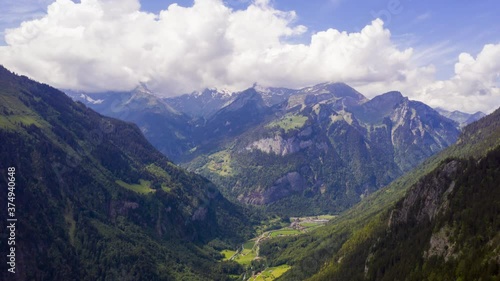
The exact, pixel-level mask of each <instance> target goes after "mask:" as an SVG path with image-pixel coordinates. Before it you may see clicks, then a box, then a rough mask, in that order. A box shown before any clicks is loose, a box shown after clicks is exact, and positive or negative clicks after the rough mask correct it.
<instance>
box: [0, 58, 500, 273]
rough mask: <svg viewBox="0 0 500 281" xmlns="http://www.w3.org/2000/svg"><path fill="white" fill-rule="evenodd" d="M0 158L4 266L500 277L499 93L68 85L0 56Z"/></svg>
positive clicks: (339, 86) (329, 86)
mask: <svg viewBox="0 0 500 281" xmlns="http://www.w3.org/2000/svg"><path fill="white" fill-rule="evenodd" d="M68 96H69V97H68ZM70 97H71V98H70ZM0 160H1V162H0V172H1V176H0V186H2V189H1V190H0V206H8V204H9V203H11V204H15V208H16V211H15V218H16V219H17V220H16V221H15V245H14V247H15V249H14V250H15V251H14V252H15V265H16V266H15V270H16V272H17V273H16V274H15V275H12V274H11V273H10V272H9V271H8V269H9V268H10V265H9V264H8V263H5V262H2V263H1V265H0V270H1V272H0V279H1V280H103V281H104V280H245V281H246V280H252V281H254V280H284V281H290V280H292V281H293V280H325V281H331V280H408V281H411V280H429V281H430V280H462V281H464V280H483V281H486V280H488V281H489V280H500V235H499V233H500V189H499V188H500V186H499V182H500V109H498V110H496V111H495V112H493V113H492V114H490V115H487V116H485V114H483V113H476V114H467V113H461V112H457V111H455V112H449V111H445V110H443V109H433V108H431V107H429V106H427V105H426V104H424V103H422V102H418V101H413V100H410V99H408V98H407V97H405V96H404V95H403V93H400V92H396V91H394V92H388V93H383V94H381V95H379V96H376V97H374V98H372V99H368V98H366V97H365V96H364V95H363V94H361V93H360V92H358V91H356V90H355V89H353V88H352V87H350V86H348V85H346V84H344V83H323V84H318V85H315V86H311V87H306V88H302V89H286V88H266V87H262V86H260V85H258V84H255V85H254V86H253V87H252V88H249V89H246V90H244V91H241V92H235V93H232V92H229V91H220V90H216V89H206V90H204V91H201V92H194V93H190V94H186V95H182V96H177V97H171V98H163V97H160V96H157V95H156V94H155V93H153V92H152V91H150V90H149V89H148V88H147V87H146V85H143V84H141V85H139V86H138V87H137V88H136V89H134V90H132V91H130V92H107V93H85V92H78V91H69V90H67V91H66V90H64V92H63V91H60V90H57V89H55V88H53V87H51V86H49V85H46V84H41V83H38V82H36V81H33V80H31V79H29V78H27V77H25V76H19V75H16V74H14V73H11V72H10V71H9V70H7V69H5V68H3V67H0ZM12 167H14V168H15V172H14V174H12V175H11V174H9V172H10V171H11V170H12V169H9V168H12ZM13 177H15V189H13V190H10V191H9V190H8V189H7V188H4V187H6V186H8V184H9V182H12V181H13V179H12V178H13ZM9 192H11V193H9ZM9 194H10V195H9ZM11 195H12V196H11ZM13 195H15V196H13ZM13 197H14V199H11V198H13ZM9 206H10V205H9ZM0 219H1V220H2V221H3V222H7V220H8V217H7V213H5V212H3V211H2V212H0ZM8 236H9V234H8V233H7V234H5V232H2V233H1V236H0V249H1V252H2V256H4V257H5V256H7V255H8V254H9V253H11V252H12V249H11V247H13V245H10V244H9V242H8V241H9V240H8V238H9V237H8ZM3 253H6V254H3ZM13 276H14V278H13Z"/></svg>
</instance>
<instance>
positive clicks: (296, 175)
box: [188, 83, 459, 215]
mask: <svg viewBox="0 0 500 281" xmlns="http://www.w3.org/2000/svg"><path fill="white" fill-rule="evenodd" d="M249 91H250V90H249ZM252 92H254V91H252ZM255 94H256V93H254V95H255ZM256 99H258V97H257V96H256ZM240 107H241V106H240V105H239V104H238V103H236V102H235V103H233V104H230V105H229V106H227V107H226V108H224V109H223V110H221V111H220V112H219V113H217V114H216V115H215V116H227V118H221V121H219V123H220V124H219V127H218V128H220V127H223V126H222V125H221V124H222V123H223V122H226V124H229V123H232V122H233V121H231V120H232V118H235V120H239V119H244V120H251V123H250V125H252V126H253V127H252V126H247V129H246V130H245V131H239V132H241V133H240V134H237V133H238V131H236V132H234V131H233V137H232V138H231V135H228V134H226V133H225V131H221V130H219V129H215V128H213V129H212V128H211V129H209V130H207V131H208V132H215V133H217V134H221V136H225V137H226V139H224V142H219V144H218V146H212V147H211V149H212V152H210V149H208V150H205V151H208V152H210V153H208V155H202V156H200V157H198V158H196V159H194V160H193V161H191V162H190V163H189V165H188V167H189V168H190V169H192V170H194V171H196V172H198V173H201V174H202V175H204V176H207V177H208V178H210V179H211V180H212V181H214V182H215V183H216V184H218V185H219V186H221V188H222V190H223V192H224V193H225V194H226V195H227V196H228V197H231V198H233V199H237V200H239V201H241V202H244V203H247V204H255V205H264V206H266V208H268V209H270V210H272V211H274V212H278V213H281V214H285V215H304V214H308V215H312V214H318V213H332V212H333V213H337V212H340V211H342V210H345V209H346V208H348V207H349V206H352V204H354V203H356V202H358V201H359V200H360V199H361V198H363V197H365V196H366V195H368V194H370V193H372V192H374V191H376V190H377V189H378V188H380V187H382V186H385V185H387V184H388V183H390V182H391V181H392V180H394V179H396V178H397V177H399V176H400V175H402V174H403V173H404V172H406V171H408V170H410V169H411V168H413V167H415V166H416V165H418V164H419V163H421V162H422V161H423V160H425V159H426V158H427V157H429V156H431V155H433V154H435V153H436V152H438V151H440V150H442V149H443V148H445V147H447V146H449V145H450V144H452V143H453V142H455V140H456V138H457V136H458V134H459V131H458V129H457V128H456V124H455V123H454V122H453V121H451V120H449V119H447V118H445V117H442V116H441V115H439V114H438V113H437V112H436V111H434V110H433V109H431V108H430V107H428V106H426V105H424V104H422V103H420V102H415V101H410V100H408V99H407V98H404V97H403V96H402V95H401V94H400V93H397V92H393V93H387V94H384V95H381V96H379V97H376V98H374V99H372V100H370V101H369V100H368V99H366V98H365V97H364V96H363V95H361V94H360V93H359V92H357V91H356V90H354V89H353V88H351V87H349V86H347V85H345V84H341V83H333V84H328V83H327V84H320V85H317V86H314V87H310V88H305V89H302V90H300V91H298V92H296V93H294V94H292V95H290V96H289V98H288V99H287V101H286V102H285V103H282V104H279V105H276V106H274V107H272V110H269V109H268V110H267V111H265V112H266V113H260V112H259V111H258V110H254V109H252V112H255V113H254V115H251V113H250V112H248V113H241V111H235V110H233V109H232V108H240ZM260 108H264V107H262V106H261V107H260ZM228 112H237V114H235V115H236V116H239V117H236V116H232V115H229V114H228ZM237 118H239V119H237ZM221 122H222V123H221ZM247 122H249V121H247ZM228 136H229V138H228ZM206 139H209V137H207V138H206ZM201 151H203V150H201ZM205 151H203V152H205Z"/></svg>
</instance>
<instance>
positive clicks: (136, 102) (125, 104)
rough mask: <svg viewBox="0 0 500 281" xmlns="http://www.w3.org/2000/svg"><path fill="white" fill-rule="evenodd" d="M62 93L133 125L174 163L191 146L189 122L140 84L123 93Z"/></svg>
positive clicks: (187, 118) (189, 120)
mask: <svg viewBox="0 0 500 281" xmlns="http://www.w3.org/2000/svg"><path fill="white" fill-rule="evenodd" d="M66 93H67V94H68V95H69V96H70V97H72V98H73V99H74V100H77V101H80V102H82V103H84V104H85V105H87V106H88V107H90V108H92V109H94V110H95V111H97V112H99V113H101V114H103V115H106V116H110V117H114V118H118V119H120V120H124V121H128V122H132V123H135V124H137V126H139V128H140V129H141V131H142V133H143V134H144V136H145V137H146V139H147V140H148V141H149V142H151V144H153V146H154V147H156V148H157V149H158V150H159V151H160V152H161V153H163V154H164V155H166V156H167V157H169V158H170V159H172V160H173V161H175V162H178V161H179V160H180V159H181V158H182V157H183V156H184V155H185V154H186V153H187V151H189V150H190V149H192V148H193V147H194V145H193V143H192V136H191V134H192V126H191V124H190V122H191V119H190V118H189V117H188V116H186V115H185V114H183V113H179V112H177V111H176V110H174V109H173V108H172V107H171V106H170V105H169V104H167V103H166V102H165V101H163V100H162V99H161V98H159V97H157V96H155V95H154V94H153V93H152V92H151V91H149V90H148V89H147V88H146V87H145V86H144V85H141V86H139V87H137V88H136V89H134V90H133V91H131V92H125V93H99V94H86V93H80V92H72V91H66Z"/></svg>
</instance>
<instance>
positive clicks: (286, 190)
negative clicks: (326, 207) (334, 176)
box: [239, 172, 306, 205]
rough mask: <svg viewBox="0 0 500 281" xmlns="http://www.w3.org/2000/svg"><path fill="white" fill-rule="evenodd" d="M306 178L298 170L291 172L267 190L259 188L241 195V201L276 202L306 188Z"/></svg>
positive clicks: (252, 202)
mask: <svg viewBox="0 0 500 281" xmlns="http://www.w3.org/2000/svg"><path fill="white" fill-rule="evenodd" d="M305 183H306V181H305V179H304V177H302V175H300V174H299V173H298V172H291V173H288V174H286V175H284V176H283V177H281V178H279V179H278V180H276V182H274V184H273V186H272V187H270V188H268V189H266V190H265V191H262V190H257V191H254V192H251V193H250V194H248V195H246V196H240V197H239V199H240V201H244V202H245V203H247V204H254V205H265V204H269V203H272V202H276V201H278V200H280V199H282V198H285V197H287V196H289V195H290V194H292V193H295V192H301V191H303V190H304V189H305Z"/></svg>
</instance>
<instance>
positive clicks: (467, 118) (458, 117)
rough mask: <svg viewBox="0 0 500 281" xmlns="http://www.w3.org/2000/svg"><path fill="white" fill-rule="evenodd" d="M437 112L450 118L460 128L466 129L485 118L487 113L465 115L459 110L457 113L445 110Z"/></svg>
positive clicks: (437, 109)
mask: <svg viewBox="0 0 500 281" xmlns="http://www.w3.org/2000/svg"><path fill="white" fill-rule="evenodd" d="M436 111H437V112H439V114H441V115H443V116H445V117H448V118H450V119H451V120H453V121H455V122H457V123H458V124H459V126H460V128H462V127H465V126H466V125H469V124H470V123H472V122H475V121H477V120H479V119H481V118H483V117H484V116H486V114H485V113H483V112H481V111H478V112H476V113H473V114H470V113H465V112H461V111H458V110H455V111H448V110H446V109H443V108H439V107H438V108H436Z"/></svg>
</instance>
